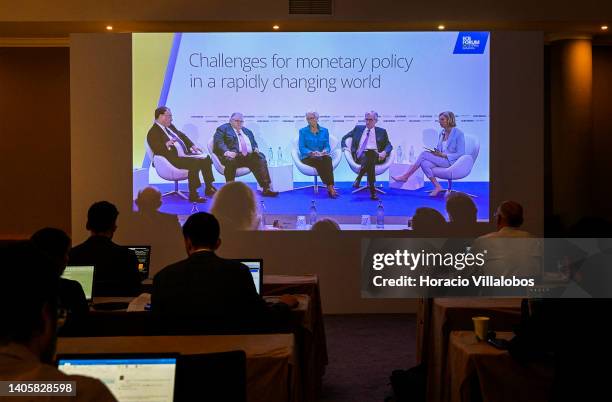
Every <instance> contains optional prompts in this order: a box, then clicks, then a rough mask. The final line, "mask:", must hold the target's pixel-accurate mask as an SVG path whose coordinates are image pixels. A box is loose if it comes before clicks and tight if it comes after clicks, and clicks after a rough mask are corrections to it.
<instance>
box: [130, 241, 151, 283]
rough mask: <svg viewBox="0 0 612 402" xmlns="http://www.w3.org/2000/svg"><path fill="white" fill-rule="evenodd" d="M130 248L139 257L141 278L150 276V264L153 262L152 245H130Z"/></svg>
mask: <svg viewBox="0 0 612 402" xmlns="http://www.w3.org/2000/svg"><path fill="white" fill-rule="evenodd" d="M128 248H129V249H130V250H132V251H133V252H134V253H136V258H138V272H140V276H141V278H142V279H143V280H144V279H147V278H148V277H149V264H150V263H151V246H128Z"/></svg>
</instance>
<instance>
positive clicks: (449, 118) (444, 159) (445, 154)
mask: <svg viewBox="0 0 612 402" xmlns="http://www.w3.org/2000/svg"><path fill="white" fill-rule="evenodd" d="M438 120H439V122H440V127H442V131H441V132H440V135H439V137H438V145H436V148H435V149H434V150H433V151H423V152H421V154H420V155H419V157H418V158H417V160H416V162H415V163H414V165H412V167H410V169H409V170H408V171H407V172H406V173H404V174H403V175H401V176H398V177H393V180H396V181H406V180H408V178H409V177H410V176H412V174H413V173H414V172H416V170H417V169H418V168H421V169H422V170H423V173H424V174H425V176H426V177H427V178H428V179H429V180H430V181H431V183H432V184H433V185H434V190H433V191H432V192H431V193H430V195H431V196H436V195H438V193H439V192H440V191H442V190H443V188H442V186H441V185H440V183H438V180H437V179H436V178H435V176H434V174H433V168H436V167H445V168H446V167H450V166H451V165H452V164H453V163H455V161H456V160H457V159H459V157H460V156H461V155H464V154H465V138H464V135H463V132H462V131H461V130H459V129H458V128H457V123H456V120H455V114H454V113H453V112H442V113H440V115H439V116H438Z"/></svg>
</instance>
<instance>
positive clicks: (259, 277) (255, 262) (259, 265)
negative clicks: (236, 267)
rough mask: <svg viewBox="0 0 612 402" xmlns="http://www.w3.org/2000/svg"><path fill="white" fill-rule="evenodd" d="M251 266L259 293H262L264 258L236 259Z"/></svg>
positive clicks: (250, 269)
mask: <svg viewBox="0 0 612 402" xmlns="http://www.w3.org/2000/svg"><path fill="white" fill-rule="evenodd" d="M234 261H238V262H241V263H243V264H244V265H246V266H247V267H249V271H251V276H252V277H253V282H254V283H255V289H257V294H259V295H261V288H262V287H263V260H262V259H235V260H234Z"/></svg>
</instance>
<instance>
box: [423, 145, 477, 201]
mask: <svg viewBox="0 0 612 402" xmlns="http://www.w3.org/2000/svg"><path fill="white" fill-rule="evenodd" d="M479 152H480V142H479V141H478V138H476V137H474V136H471V135H466V136H465V154H464V155H461V156H460V157H459V159H457V160H456V161H455V163H453V164H452V165H451V166H450V167H447V168H445V167H435V168H433V174H434V176H435V177H437V178H439V179H445V180H448V189H447V190H446V191H447V193H451V192H452V191H453V189H452V186H453V180H458V179H463V178H464V177H467V176H468V175H469V174H470V172H471V171H472V168H473V167H474V163H475V162H476V158H477V157H478V153H479ZM468 195H470V196H472V197H475V195H472V194H468Z"/></svg>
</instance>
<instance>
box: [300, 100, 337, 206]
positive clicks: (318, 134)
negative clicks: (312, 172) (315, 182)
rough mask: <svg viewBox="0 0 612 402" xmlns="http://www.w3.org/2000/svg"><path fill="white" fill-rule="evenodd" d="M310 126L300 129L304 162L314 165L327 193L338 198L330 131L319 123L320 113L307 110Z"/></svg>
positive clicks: (301, 155) (301, 157)
mask: <svg viewBox="0 0 612 402" xmlns="http://www.w3.org/2000/svg"><path fill="white" fill-rule="evenodd" d="M306 121H307V122H308V126H306V127H304V128H302V129H300V137H299V148H300V159H301V161H302V163H304V164H306V165H308V166H312V167H313V168H315V169H316V171H317V174H318V175H319V176H320V177H321V180H322V181H323V183H324V184H325V185H326V186H327V194H329V196H330V197H331V198H336V197H337V196H338V193H337V192H336V189H335V188H334V167H333V166H332V158H331V156H330V152H331V147H330V145H329V131H327V129H326V128H325V127H321V126H320V125H319V113H317V112H307V113H306Z"/></svg>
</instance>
